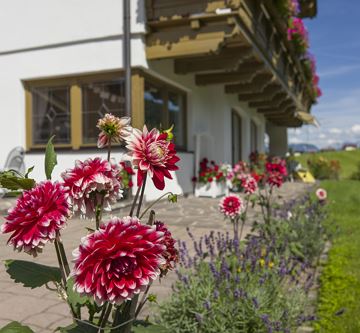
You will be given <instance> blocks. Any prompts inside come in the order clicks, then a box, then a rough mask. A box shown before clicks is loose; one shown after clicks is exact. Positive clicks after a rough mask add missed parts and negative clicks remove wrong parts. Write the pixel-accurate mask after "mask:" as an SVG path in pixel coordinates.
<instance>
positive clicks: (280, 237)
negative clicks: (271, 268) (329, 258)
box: [251, 196, 330, 264]
mask: <svg viewBox="0 0 360 333" xmlns="http://www.w3.org/2000/svg"><path fill="white" fill-rule="evenodd" d="M274 214H275V216H276V217H275V218H273V219H272V220H271V223H268V224H259V223H255V224H254V227H253V231H256V232H257V233H258V236H251V237H257V238H258V241H259V242H262V243H263V244H267V243H268V242H272V243H273V244H274V247H275V249H276V251H277V253H284V254H285V255H286V256H292V257H295V258H297V259H298V260H300V261H303V262H306V263H308V264H312V263H313V261H314V260H315V259H317V258H318V257H319V255H320V254H321V252H322V250H323V248H324V245H325V242H326V239H327V238H328V237H330V234H329V233H328V232H327V231H326V230H325V229H324V227H323V224H322V222H323V221H324V219H325V218H326V210H325V206H324V203H322V202H320V201H319V200H312V199H311V198H310V197H309V196H305V197H304V198H301V199H299V200H296V201H295V200H293V201H290V202H288V203H286V204H285V205H284V206H282V207H281V209H278V210H277V211H275V213H274Z"/></svg>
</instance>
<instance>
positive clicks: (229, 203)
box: [219, 195, 244, 219]
mask: <svg viewBox="0 0 360 333" xmlns="http://www.w3.org/2000/svg"><path fill="white" fill-rule="evenodd" d="M219 210H220V212H221V213H223V214H224V215H225V217H230V218H231V219H234V218H236V217H238V216H239V215H240V214H241V213H242V212H243V211H244V203H243V201H242V199H241V198H240V197H238V196H237V195H228V196H226V197H224V198H223V199H221V201H220V204H219Z"/></svg>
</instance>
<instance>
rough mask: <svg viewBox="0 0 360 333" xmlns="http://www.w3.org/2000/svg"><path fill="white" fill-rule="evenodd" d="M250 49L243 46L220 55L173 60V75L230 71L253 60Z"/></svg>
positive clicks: (213, 54)
mask: <svg viewBox="0 0 360 333" xmlns="http://www.w3.org/2000/svg"><path fill="white" fill-rule="evenodd" d="M253 57H254V55H253V52H252V48H251V47H249V46H243V47H238V48H228V49H225V50H224V51H222V52H221V53H218V54H216V53H212V54H211V53H209V54H207V55H205V56H197V57H191V56H189V57H184V58H182V59H176V60H175V73H176V74H188V73H197V72H204V71H216V70H232V69H235V68H236V67H237V66H238V64H239V63H241V62H243V61H245V60H248V59H250V58H253Z"/></svg>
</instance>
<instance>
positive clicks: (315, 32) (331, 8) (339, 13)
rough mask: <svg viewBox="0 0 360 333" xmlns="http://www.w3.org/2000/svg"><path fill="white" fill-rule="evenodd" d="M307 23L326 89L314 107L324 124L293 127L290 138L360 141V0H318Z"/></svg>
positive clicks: (327, 142)
mask: <svg viewBox="0 0 360 333" xmlns="http://www.w3.org/2000/svg"><path fill="white" fill-rule="evenodd" d="M305 24H306V26H307V28H308V30H309V36H310V45H311V52H312V53H313V54H315V56H316V59H317V71H318V73H319V76H320V87H321V89H322V91H323V96H322V97H321V98H320V99H319V103H318V104H317V105H315V106H313V108H312V113H313V114H314V115H315V116H316V118H317V119H318V120H319V122H320V125H321V127H320V129H317V128H315V127H313V126H304V127H303V128H301V129H297V130H289V141H290V143H297V142H311V143H315V144H317V145H318V146H319V147H327V146H336V145H338V144H341V143H343V142H360V36H359V35H360V1H359V0H340V1H339V0H318V15H317V17H316V18H315V19H312V20H311V19H306V20H305Z"/></svg>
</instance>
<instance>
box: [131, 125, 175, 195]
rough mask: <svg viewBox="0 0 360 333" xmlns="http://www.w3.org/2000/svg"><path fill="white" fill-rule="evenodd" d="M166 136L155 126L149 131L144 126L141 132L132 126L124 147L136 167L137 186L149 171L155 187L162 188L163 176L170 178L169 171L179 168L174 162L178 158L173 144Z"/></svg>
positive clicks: (163, 183) (163, 184)
mask: <svg viewBox="0 0 360 333" xmlns="http://www.w3.org/2000/svg"><path fill="white" fill-rule="evenodd" d="M167 136H168V135H167V133H160V132H159V131H158V130H157V129H156V128H154V129H152V130H151V131H150V132H149V131H148V129H147V127H146V126H144V129H143V131H142V132H141V131H140V130H138V129H135V128H134V130H133V135H131V136H130V137H129V138H127V146H126V147H127V148H128V149H129V151H130V154H131V156H132V160H133V164H134V165H135V166H136V167H137V168H138V172H137V183H138V186H141V185H142V183H143V179H144V176H145V175H146V173H147V172H149V174H150V177H151V178H152V180H153V182H154V185H155V187H156V188H157V189H159V190H163V189H164V187H165V181H164V177H166V178H169V179H172V177H171V174H170V172H169V171H175V170H178V169H179V168H178V167H177V166H176V165H175V164H176V162H178V161H179V160H180V158H179V157H178V156H177V155H176V151H175V145H174V144H173V143H172V142H169V141H167V140H166V139H167Z"/></svg>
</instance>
